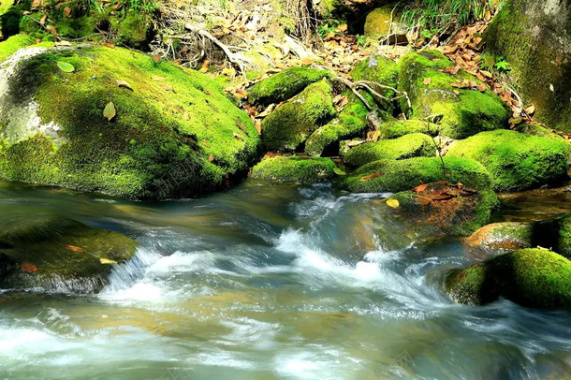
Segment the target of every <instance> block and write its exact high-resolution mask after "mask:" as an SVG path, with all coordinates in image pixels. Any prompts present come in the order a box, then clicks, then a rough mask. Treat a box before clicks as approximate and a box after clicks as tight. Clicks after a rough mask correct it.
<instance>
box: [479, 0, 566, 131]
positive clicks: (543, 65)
mask: <svg viewBox="0 0 571 380" xmlns="http://www.w3.org/2000/svg"><path fill="white" fill-rule="evenodd" d="M568 14H569V12H567V16H566V14H565V12H560V14H558V15H553V14H551V13H550V12H543V10H542V8H541V7H530V5H529V4H528V3H527V2H525V1H510V2H509V3H508V4H506V5H505V6H504V7H503V8H502V11H501V12H499V13H498V15H497V16H496V17H495V18H494V20H493V22H492V23H491V24H490V26H489V27H488V29H487V30H486V32H485V34H484V36H483V37H484V40H485V42H486V45H485V46H486V53H487V54H490V55H493V56H502V57H504V58H505V60H506V61H507V62H509V64H510V68H511V72H510V74H511V75H512V76H513V77H515V78H517V82H518V90H519V93H520V95H521V96H522V97H523V100H524V102H525V103H531V104H533V105H534V106H535V107H536V110H537V112H536V114H535V115H534V117H535V118H536V119H537V120H540V121H542V122H545V123H547V124H548V125H549V126H550V127H553V128H556V129H560V130H563V131H566V132H570V131H571V119H570V118H569V117H568V116H567V115H569V113H570V112H571V104H570V102H569V99H570V98H571V81H569V80H568V78H569V77H571V60H570V54H569V44H570V42H569V41H571V34H570V33H569V30H570V28H569V22H568V20H569V16H568ZM565 17H567V22H565V21H566V20H565Z"/></svg>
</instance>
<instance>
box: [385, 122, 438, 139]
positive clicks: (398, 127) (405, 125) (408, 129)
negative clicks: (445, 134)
mask: <svg viewBox="0 0 571 380" xmlns="http://www.w3.org/2000/svg"><path fill="white" fill-rule="evenodd" d="M380 131H381V138H383V139H395V138H398V137H402V136H405V135H410V134H412V133H424V134H427V135H429V136H436V135H438V132H439V128H438V125H437V124H434V123H430V122H427V121H424V120H418V119H409V120H396V119H391V120H388V121H386V122H384V123H383V124H382V125H381V127H380Z"/></svg>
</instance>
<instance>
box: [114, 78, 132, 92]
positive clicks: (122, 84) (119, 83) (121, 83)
mask: <svg viewBox="0 0 571 380" xmlns="http://www.w3.org/2000/svg"><path fill="white" fill-rule="evenodd" d="M117 86H119V87H122V88H126V89H128V90H131V91H133V88H132V87H131V85H130V84H129V82H126V81H124V80H119V79H117Z"/></svg>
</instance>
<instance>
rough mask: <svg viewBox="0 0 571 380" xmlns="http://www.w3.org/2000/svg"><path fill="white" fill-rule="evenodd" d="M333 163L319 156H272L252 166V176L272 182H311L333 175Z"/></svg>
mask: <svg viewBox="0 0 571 380" xmlns="http://www.w3.org/2000/svg"><path fill="white" fill-rule="evenodd" d="M334 170H335V163H334V162H333V161H332V160H331V159H329V158H321V157H313V158H309V157H300V156H291V157H274V158H268V159H265V160H263V161H262V162H260V163H259V164H258V165H256V166H254V169H253V171H252V178H257V179H264V180H268V181H273V182H293V183H301V184H311V183H318V182H323V181H327V180H330V179H332V178H334V177H335V171H334Z"/></svg>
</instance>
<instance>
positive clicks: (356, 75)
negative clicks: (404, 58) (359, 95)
mask: <svg viewBox="0 0 571 380" xmlns="http://www.w3.org/2000/svg"><path fill="white" fill-rule="evenodd" d="M351 76H352V77H353V81H355V82H357V81H361V80H364V81H371V82H376V83H379V84H381V85H384V86H388V87H392V88H396V87H397V85H398V76H399V68H398V66H397V64H396V63H395V62H394V61H393V60H391V59H388V58H386V57H383V56H380V55H371V56H370V57H369V58H367V59H366V60H364V61H363V62H361V63H359V64H358V65H357V66H355V68H354V69H353V71H351ZM373 88H374V86H373ZM375 90H378V92H379V93H380V94H381V95H383V96H385V97H387V98H389V99H392V98H394V97H395V92H394V91H392V90H389V89H375ZM379 106H380V107H381V109H383V110H386V111H387V112H388V113H392V112H393V110H394V106H393V104H392V103H391V102H385V103H384V104H380V105H379Z"/></svg>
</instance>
